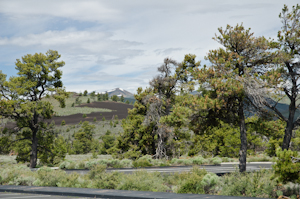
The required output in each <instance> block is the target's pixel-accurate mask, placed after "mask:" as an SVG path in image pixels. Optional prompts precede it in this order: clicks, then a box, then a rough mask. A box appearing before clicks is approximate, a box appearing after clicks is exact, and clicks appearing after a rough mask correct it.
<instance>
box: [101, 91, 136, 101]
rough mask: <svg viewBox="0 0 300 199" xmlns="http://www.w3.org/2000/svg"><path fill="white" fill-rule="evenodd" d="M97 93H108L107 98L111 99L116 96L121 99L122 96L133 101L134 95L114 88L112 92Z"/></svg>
mask: <svg viewBox="0 0 300 199" xmlns="http://www.w3.org/2000/svg"><path fill="white" fill-rule="evenodd" d="M96 93H97V91H96ZM99 93H101V94H105V93H108V96H109V97H111V96H113V95H117V96H119V97H121V96H122V95H123V97H124V98H130V99H134V95H133V94H132V93H130V92H129V91H126V90H124V89H122V88H115V89H113V90H108V91H104V92H99Z"/></svg>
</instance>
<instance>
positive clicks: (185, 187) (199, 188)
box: [177, 167, 207, 194]
mask: <svg viewBox="0 0 300 199" xmlns="http://www.w3.org/2000/svg"><path fill="white" fill-rule="evenodd" d="M206 174H207V171H206V170H204V169H200V168H198V167H193V169H192V170H191V172H189V173H182V174H180V175H179V177H178V178H179V180H180V182H179V189H178V190H177V193H194V194H203V193H205V190H204V185H203V183H201V182H202V179H203V177H204V176H205V175H206Z"/></svg>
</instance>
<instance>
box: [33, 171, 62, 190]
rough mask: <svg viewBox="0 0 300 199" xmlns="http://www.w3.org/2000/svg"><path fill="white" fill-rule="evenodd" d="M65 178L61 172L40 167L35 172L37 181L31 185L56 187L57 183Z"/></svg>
mask: <svg viewBox="0 0 300 199" xmlns="http://www.w3.org/2000/svg"><path fill="white" fill-rule="evenodd" d="M66 177H67V174H66V172H64V171H62V170H52V169H51V168H48V167H42V168H40V169H39V170H38V171H37V180H36V181H34V182H33V185H34V186H47V187H56V186H57V183H58V182H60V181H62V179H64V178H66Z"/></svg>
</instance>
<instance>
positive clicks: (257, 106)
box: [0, 5, 300, 198]
mask: <svg viewBox="0 0 300 199" xmlns="http://www.w3.org/2000/svg"><path fill="white" fill-rule="evenodd" d="M299 17H300V6H298V5H297V6H295V7H293V8H292V10H291V11H289V10H288V8H287V7H286V6H284V8H283V10H282V13H281V14H280V18H281V19H282V21H283V27H282V30H281V31H279V32H278V40H277V41H274V40H269V39H266V38H264V37H255V36H254V34H253V33H252V32H251V29H250V28H249V29H247V28H245V27H244V26H243V25H242V24H240V25H239V24H238V25H236V26H230V25H228V26H226V28H219V29H218V34H216V36H215V38H214V40H215V41H217V42H218V43H219V44H221V46H222V48H219V49H215V50H210V51H209V52H208V54H207V57H206V58H205V59H206V60H207V61H208V62H209V65H207V66H206V65H204V66H203V67H200V62H197V61H196V56H195V55H192V54H187V55H185V57H184V59H183V61H182V62H180V63H179V62H176V61H174V60H172V59H169V58H166V59H165V60H164V62H163V64H162V65H161V66H160V67H159V68H158V72H159V74H158V75H157V76H156V77H154V78H153V79H152V80H151V81H150V84H149V87H148V88H145V89H143V88H138V90H137V94H136V95H135V103H134V107H133V108H132V109H131V110H129V111H128V117H127V118H126V119H123V120H122V121H120V120H119V119H118V117H117V116H116V117H114V116H113V117H112V119H111V120H109V121H106V119H105V117H104V116H103V118H102V121H97V118H96V117H95V118H94V119H93V122H92V123H89V122H87V121H84V122H80V123H79V124H76V125H68V124H66V122H65V121H64V120H63V121H62V122H61V123H60V125H59V124H57V125H56V126H55V125H54V124H46V123H45V122H44V120H45V119H50V118H51V117H52V116H53V115H56V116H62V115H71V114H75V113H81V116H82V117H83V118H85V117H87V115H86V114H88V113H91V112H95V111H98V112H104V111H111V110H104V109H95V108H88V107H78V106H77V105H81V104H82V102H87V103H92V101H95V99H97V101H107V100H112V101H115V102H117V101H121V102H124V101H125V100H126V99H125V98H124V97H123V96H121V98H119V97H118V96H116V95H114V96H111V98H110V99H109V97H108V93H105V94H97V95H96V93H95V92H92V93H90V94H88V91H87V90H85V91H84V93H83V94H82V93H80V94H79V96H77V95H76V93H67V92H66V91H65V90H64V89H63V87H62V82H61V80H60V79H61V71H60V70H59V68H60V67H62V66H63V65H64V62H57V59H58V58H59V57H60V55H58V53H57V52H56V51H48V52H47V53H46V55H43V54H35V55H26V56H24V57H23V58H22V61H20V60H17V62H16V69H17V70H18V71H19V73H18V75H19V76H18V77H12V78H10V79H9V80H6V75H4V74H2V72H1V71H0V88H1V90H0V100H1V101H0V105H1V106H0V107H1V108H0V115H1V118H0V119H2V120H1V125H2V124H3V123H6V122H8V121H9V120H8V119H11V120H13V121H16V124H17V128H15V129H13V130H12V129H7V128H0V154H8V153H17V156H16V161H17V162H25V163H26V164H27V163H28V162H29V166H30V167H42V166H59V168H60V169H83V168H86V169H90V173H89V174H87V175H85V176H80V175H77V174H71V175H67V174H65V172H64V171H62V170H57V171H53V170H50V169H49V168H46V167H42V168H41V169H40V170H39V171H38V172H35V173H32V172H31V171H29V170H28V169H27V168H25V167H23V166H20V165H18V166H12V167H11V168H8V167H7V164H12V165H15V163H16V162H15V161H14V160H11V159H9V158H7V157H6V158H3V159H2V157H1V159H0V165H3V166H2V167H3V169H2V168H1V169H0V184H17V185H36V186H62V187H64V186H68V187H89V188H107V189H121V190H143V191H168V192H175V193H202V194H221V195H230V196H231V195H235V196H249V197H271V198H276V197H278V196H282V195H285V196H291V197H294V198H295V197H296V194H299V193H297V190H299V183H300V173H299V170H300V161H299V151H300V129H299V128H298V127H299V124H300V120H299V118H297V119H296V110H298V104H297V103H299V101H297V99H298V98H299V96H298V87H299V85H298V84H299V81H298V80H299V77H300V74H299V69H298V68H299V59H298V58H299V52H300V49H299V46H300V43H299V42H300V40H299V38H300V35H299V32H300V31H299V27H300V26H299ZM195 88H198V90H197V93H196V94H195ZM192 92H194V93H192ZM96 97H97V98H96ZM91 100H92V101H91ZM283 100H285V101H286V103H288V106H289V109H288V111H287V110H285V113H283V112H282V110H280V107H279V105H278V104H279V103H278V102H282V101H283ZM125 103H127V104H128V103H130V101H129V100H126V102H125ZM112 104H117V103H112ZM124 106H126V105H124ZM126 107H127V106H126ZM100 115H101V116H102V114H100ZM81 116H80V117H81ZM3 118H5V121H4V120H3ZM108 119H110V118H108ZM66 154H68V156H67V157H65V156H66ZM73 154H77V156H73ZM82 154H85V156H82ZM75 157H79V159H77V160H75ZM246 157H247V158H246ZM237 160H238V161H239V172H238V171H237V172H235V173H233V174H228V175H225V176H223V177H218V176H216V175H214V174H211V173H208V172H207V171H205V170H202V169H199V168H198V166H199V165H205V164H214V165H218V164H220V163H222V162H230V161H237ZM250 161H276V164H275V165H274V167H273V169H271V170H261V171H259V172H252V173H246V172H245V171H246V162H250ZM6 162H9V163H6ZM170 165H173V166H174V165H193V166H195V167H194V168H193V170H192V171H191V172H189V173H180V174H179V173H176V174H172V175H161V174H158V173H147V172H145V171H139V172H135V173H133V174H130V175H125V174H122V173H117V172H113V173H106V172H105V169H106V168H108V167H113V168H120V167H136V168H142V167H149V166H170ZM21 172H22V175H21ZM46 179H49V180H48V181H47V180H46ZM297 183H298V184H297Z"/></svg>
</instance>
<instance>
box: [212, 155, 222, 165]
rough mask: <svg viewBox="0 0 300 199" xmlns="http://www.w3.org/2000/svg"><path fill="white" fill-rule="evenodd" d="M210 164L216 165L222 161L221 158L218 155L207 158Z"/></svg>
mask: <svg viewBox="0 0 300 199" xmlns="http://www.w3.org/2000/svg"><path fill="white" fill-rule="evenodd" d="M209 162H210V163H211V164H214V165H217V164H221V163H222V159H221V158H219V157H213V158H211V159H210V160H209Z"/></svg>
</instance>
